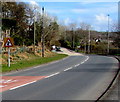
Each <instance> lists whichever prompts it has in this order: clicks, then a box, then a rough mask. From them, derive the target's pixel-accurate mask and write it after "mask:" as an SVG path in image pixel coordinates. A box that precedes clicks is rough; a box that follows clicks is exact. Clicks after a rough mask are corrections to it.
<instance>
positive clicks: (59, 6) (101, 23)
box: [34, 0, 118, 31]
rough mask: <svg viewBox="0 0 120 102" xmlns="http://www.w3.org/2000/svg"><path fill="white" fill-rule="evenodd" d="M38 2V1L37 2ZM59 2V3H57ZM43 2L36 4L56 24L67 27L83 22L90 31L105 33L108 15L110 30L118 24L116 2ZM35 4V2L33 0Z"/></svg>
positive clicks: (77, 0) (62, 0) (91, 0)
mask: <svg viewBox="0 0 120 102" xmlns="http://www.w3.org/2000/svg"><path fill="white" fill-rule="evenodd" d="M39 1H40V0H39ZM58 1H59V2H58ZM58 1H57V2H55V1H54V0H51V1H50V0H49V2H48V0H44V2H42V1H41V2H37V0H36V4H37V5H38V6H40V7H44V8H45V12H46V13H48V14H49V15H51V16H53V17H54V16H55V17H57V19H58V23H60V24H63V25H69V24H70V23H76V24H77V26H78V27H79V26H80V23H82V22H84V23H87V24H90V25H91V29H92V30H97V31H107V30H108V14H109V26H110V28H111V27H112V26H113V25H114V24H117V23H118V0H114V1H112V0H106V1H105V0H104V1H103V0H98V1H97V2H96V1H95V0H84V2H81V1H80V0H76V1H75V0H74V1H73V0H69V2H68V1H67V0H66V2H65V0H61V1H60V0H58ZM34 2H35V0H34Z"/></svg>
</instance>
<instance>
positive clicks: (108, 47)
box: [107, 14, 110, 54]
mask: <svg viewBox="0 0 120 102" xmlns="http://www.w3.org/2000/svg"><path fill="white" fill-rule="evenodd" d="M107 16H108V36H107V40H108V46H107V54H109V50H110V41H109V16H110V15H109V14H108V15H107Z"/></svg>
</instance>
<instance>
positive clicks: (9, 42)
mask: <svg viewBox="0 0 120 102" xmlns="http://www.w3.org/2000/svg"><path fill="white" fill-rule="evenodd" d="M13 46H14V43H13V39H12V38H4V47H13Z"/></svg>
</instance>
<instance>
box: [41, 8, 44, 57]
mask: <svg viewBox="0 0 120 102" xmlns="http://www.w3.org/2000/svg"><path fill="white" fill-rule="evenodd" d="M43 16H44V7H42V37H41V38H42V57H44V18H43Z"/></svg>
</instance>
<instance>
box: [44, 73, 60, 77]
mask: <svg viewBox="0 0 120 102" xmlns="http://www.w3.org/2000/svg"><path fill="white" fill-rule="evenodd" d="M59 73H60V72H57V73H54V74H51V75H49V76H47V77H45V78H50V77H52V76H55V75H57V74H59Z"/></svg>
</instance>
